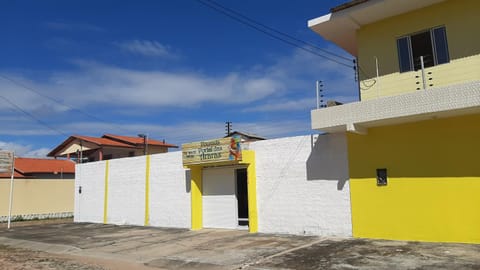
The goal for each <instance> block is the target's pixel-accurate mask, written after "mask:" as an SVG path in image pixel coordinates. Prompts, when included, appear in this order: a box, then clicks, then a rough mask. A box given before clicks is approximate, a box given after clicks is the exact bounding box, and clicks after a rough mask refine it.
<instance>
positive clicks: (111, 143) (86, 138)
mask: <svg viewBox="0 0 480 270" xmlns="http://www.w3.org/2000/svg"><path fill="white" fill-rule="evenodd" d="M71 137H74V138H77V139H80V140H83V141H87V142H91V143H94V144H98V145H99V146H102V145H103V146H119V147H132V146H131V145H129V144H126V143H122V142H118V141H114V140H110V139H107V138H104V137H102V138H97V137H90V136H82V135H73V136H71Z"/></svg>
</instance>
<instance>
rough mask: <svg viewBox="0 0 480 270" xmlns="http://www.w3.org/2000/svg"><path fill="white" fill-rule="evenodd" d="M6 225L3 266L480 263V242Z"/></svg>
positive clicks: (275, 267)
mask: <svg viewBox="0 0 480 270" xmlns="http://www.w3.org/2000/svg"><path fill="white" fill-rule="evenodd" d="M65 221H66V220H57V221H48V222H31V223H22V224H20V223H18V224H13V226H12V229H10V230H6V229H2V228H0V270H2V269H5V270H7V269H8V270H11V269H13V270H16V269H22V270H23V269H25V270H34V269H39V270H47V269H49V270H50V269H59V270H67V269H69V270H70V269H79V270H106V269H112V270H113V269H115V270H117V269H118V270H124V269H125V270H127V269H132V270H152V269H157V270H158V269H208V270H226V269H232V270H233V269H243V270H279V269H283V270H285V269H292V270H293V269H296V270H297V269H298V270H313V269H345V270H347V269H359V270H367V269H368V270H371V269H373V270H375V269H400V270H410V269H418V270H434V269H435V270H437V269H448V270H449V269H455V270H457V269H460V270H463V269H465V270H473V269H480V245H472V244H453V243H421V242H408V241H387V240H373V239H353V238H334V237H316V236H292V235H270V234H268V235H267V234H250V233H248V232H247V231H239V230H218V229H203V230H199V231H191V230H188V229H173V228H170V229H169V228H154V227H143V226H115V225H104V224H93V223H72V222H71V220H70V221H67V222H65Z"/></svg>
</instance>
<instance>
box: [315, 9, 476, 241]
mask: <svg viewBox="0 0 480 270" xmlns="http://www.w3.org/2000/svg"><path fill="white" fill-rule="evenodd" d="M479 10H480V1H477V0H455V1H453V0H422V1H418V0H402V1H396V0H383V1H382V0H371V1H369V0H356V1H350V2H348V3H346V4H344V5H341V6H339V7H336V8H333V9H332V10H331V13H330V14H327V15H324V16H322V17H319V18H316V19H312V20H310V21H309V22H308V25H309V27H310V28H311V29H312V30H313V31H314V32H316V33H318V34H319V35H321V36H322V37H323V38H325V39H327V40H330V41H332V42H334V43H335V44H337V45H338V46H340V47H341V48H343V49H345V50H346V51H347V52H349V53H350V54H351V55H353V56H354V57H356V58H357V59H358V65H359V71H360V72H359V77H360V82H359V86H360V98H361V101H360V102H354V103H349V104H344V105H340V106H334V107H329V108H321V109H317V110H313V111H312V113H311V115H312V128H313V129H316V130H319V131H324V132H330V133H347V141H348V156H349V174H350V191H351V204H352V223H353V235H354V236H355V237H367V238H383V239H400V240H420V241H442V242H467V243H480V229H479V228H480V196H478V194H479V193H480V166H479V158H478V155H479V153H480V35H479V34H478V33H479V32H480V23H479V19H478V11H479ZM377 70H378V72H377ZM377 74H378V75H377Z"/></svg>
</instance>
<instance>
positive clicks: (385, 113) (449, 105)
mask: <svg viewBox="0 0 480 270" xmlns="http://www.w3.org/2000/svg"><path fill="white" fill-rule="evenodd" d="M476 113H480V79H478V74H477V80H473V81H470V82H463V83H457V84H450V85H448V86H443V87H442V86H440V87H431V88H427V89H426V90H420V91H417V90H416V89H414V90H413V92H410V93H404V94H400V95H393V96H383V97H378V98H374V99H369V100H365V101H360V102H354V103H348V104H344V105H339V106H333V107H327V108H321V109H317V110H313V111H312V112H311V119H312V129H316V130H319V131H323V132H330V133H334V132H345V131H348V132H354V133H358V134H366V133H367V132H368V128H370V127H376V126H386V125H394V124H401V123H408V122H416V121H422V120H428V119H434V118H441V117H451V116H459V115H466V114H476Z"/></svg>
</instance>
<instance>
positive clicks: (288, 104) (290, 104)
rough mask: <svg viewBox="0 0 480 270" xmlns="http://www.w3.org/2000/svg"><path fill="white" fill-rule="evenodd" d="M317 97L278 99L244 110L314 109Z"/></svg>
mask: <svg viewBox="0 0 480 270" xmlns="http://www.w3.org/2000/svg"><path fill="white" fill-rule="evenodd" d="M315 102H316V101H315V98H314V97H310V98H303V99H293V100H286V99H278V100H276V101H275V102H268V103H266V104H262V105H258V106H253V107H249V108H246V109H244V110H243V111H244V112H275V111H299V110H300V111H301V110H305V109H313V108H314V107H315V106H316V105H315Z"/></svg>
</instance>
